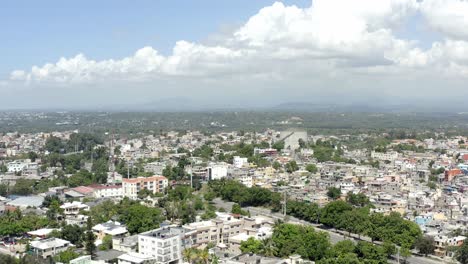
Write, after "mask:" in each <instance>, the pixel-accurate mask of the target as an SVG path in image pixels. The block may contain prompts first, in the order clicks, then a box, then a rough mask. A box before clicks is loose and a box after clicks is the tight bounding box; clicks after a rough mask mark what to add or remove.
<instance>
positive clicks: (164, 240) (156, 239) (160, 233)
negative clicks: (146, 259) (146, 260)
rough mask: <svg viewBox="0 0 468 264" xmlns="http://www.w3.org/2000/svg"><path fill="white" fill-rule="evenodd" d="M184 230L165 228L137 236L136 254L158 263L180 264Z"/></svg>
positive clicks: (180, 228) (171, 227)
mask: <svg viewBox="0 0 468 264" xmlns="http://www.w3.org/2000/svg"><path fill="white" fill-rule="evenodd" d="M185 233H186V229H185V228H182V227H173V226H166V227H161V228H158V229H155V230H151V231H148V232H144V233H141V234H139V235H138V252H139V253H140V254H143V255H145V256H151V257H153V258H155V259H156V260H157V262H158V263H164V264H168V263H171V264H172V263H181V262H182V249H183V247H184V246H185V245H184V243H183V241H184V237H185Z"/></svg>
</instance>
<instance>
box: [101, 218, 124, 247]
mask: <svg viewBox="0 0 468 264" xmlns="http://www.w3.org/2000/svg"><path fill="white" fill-rule="evenodd" d="M93 233H94V234H95V235H96V240H97V241H102V239H103V238H104V237H105V236H106V235H107V236H111V237H112V243H113V244H114V243H117V244H119V243H120V242H121V241H122V240H123V238H125V237H126V236H127V235H128V231H127V227H126V226H125V225H121V224H120V223H119V222H112V221H108V222H106V223H102V224H98V225H95V226H93Z"/></svg>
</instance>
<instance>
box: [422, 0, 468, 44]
mask: <svg viewBox="0 0 468 264" xmlns="http://www.w3.org/2000/svg"><path fill="white" fill-rule="evenodd" d="M420 10H421V13H422V14H423V15H424V17H425V18H426V20H427V23H428V24H429V25H430V26H431V27H432V28H433V29H435V30H437V31H439V32H440V33H442V34H444V35H446V36H448V37H450V38H454V39H465V40H468V1H467V0H423V1H422V3H421V5H420Z"/></svg>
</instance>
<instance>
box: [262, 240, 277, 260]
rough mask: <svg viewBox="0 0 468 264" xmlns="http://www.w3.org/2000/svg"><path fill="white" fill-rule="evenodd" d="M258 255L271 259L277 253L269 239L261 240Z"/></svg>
mask: <svg viewBox="0 0 468 264" xmlns="http://www.w3.org/2000/svg"><path fill="white" fill-rule="evenodd" d="M261 241H262V245H261V248H260V254H261V255H263V256H265V257H273V256H275V254H276V253H277V248H276V246H275V243H274V242H273V239H271V237H269V238H265V239H262V240H261Z"/></svg>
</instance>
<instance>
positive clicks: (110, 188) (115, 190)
mask: <svg viewBox="0 0 468 264" xmlns="http://www.w3.org/2000/svg"><path fill="white" fill-rule="evenodd" d="M88 187H91V188H93V189H94V191H93V195H94V197H96V198H122V196H123V193H122V185H100V184H93V185H90V186H88Z"/></svg>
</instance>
